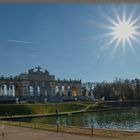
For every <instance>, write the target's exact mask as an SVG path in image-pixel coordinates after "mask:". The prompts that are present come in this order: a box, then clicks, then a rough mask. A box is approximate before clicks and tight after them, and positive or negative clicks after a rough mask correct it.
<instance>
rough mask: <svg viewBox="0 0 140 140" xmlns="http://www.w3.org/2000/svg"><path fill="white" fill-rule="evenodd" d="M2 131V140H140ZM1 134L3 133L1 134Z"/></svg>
mask: <svg viewBox="0 0 140 140" xmlns="http://www.w3.org/2000/svg"><path fill="white" fill-rule="evenodd" d="M0 131H3V132H4V133H5V135H4V136H2V135H0V140H132V139H133V140H140V137H133V138H132V137H128V138H126V137H125V138H107V137H106V138H105V137H95V136H93V137H91V136H85V135H75V134H67V133H57V132H51V131H44V130H37V129H31V128H23V127H15V126H8V125H1V124H0ZM0 134H1V133H0Z"/></svg>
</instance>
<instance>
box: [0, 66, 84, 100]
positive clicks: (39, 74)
mask: <svg viewBox="0 0 140 140" xmlns="http://www.w3.org/2000/svg"><path fill="white" fill-rule="evenodd" d="M81 86H82V82H81V80H56V79H55V76H54V75H51V74H50V73H49V72H48V71H47V70H45V71H43V70H42V68H41V67H36V68H33V69H30V70H28V72H25V73H21V74H20V75H18V76H15V77H4V76H1V77H0V99H2V97H3V98H5V97H9V98H10V97H16V98H19V99H20V98H25V99H30V98H32V99H34V100H39V99H43V98H50V97H52V98H53V97H77V96H80V95H81Z"/></svg>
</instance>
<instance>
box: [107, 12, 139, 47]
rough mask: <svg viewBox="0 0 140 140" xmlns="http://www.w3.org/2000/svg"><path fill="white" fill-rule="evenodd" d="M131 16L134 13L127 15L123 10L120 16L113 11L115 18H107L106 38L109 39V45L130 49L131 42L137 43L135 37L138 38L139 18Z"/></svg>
mask: <svg viewBox="0 0 140 140" xmlns="http://www.w3.org/2000/svg"><path fill="white" fill-rule="evenodd" d="M133 16H134V12H131V13H130V15H127V13H126V11H125V10H124V11H123V12H122V13H121V14H118V13H117V12H116V11H115V16H114V17H115V18H110V17H108V18H107V20H108V21H109V25H107V26H106V27H107V28H108V29H109V33H107V36H109V37H111V43H113V42H115V43H116V45H117V46H126V45H128V46H130V47H132V46H133V45H132V41H135V42H138V39H137V37H138V36H140V32H139V31H138V29H139V28H140V26H139V24H138V22H139V18H138V17H137V18H133Z"/></svg>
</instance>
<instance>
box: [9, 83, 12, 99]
mask: <svg viewBox="0 0 140 140" xmlns="http://www.w3.org/2000/svg"><path fill="white" fill-rule="evenodd" d="M9 96H13V85H9Z"/></svg>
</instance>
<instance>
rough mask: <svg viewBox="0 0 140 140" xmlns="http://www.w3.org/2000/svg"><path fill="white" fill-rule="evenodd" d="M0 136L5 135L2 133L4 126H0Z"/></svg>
mask: <svg viewBox="0 0 140 140" xmlns="http://www.w3.org/2000/svg"><path fill="white" fill-rule="evenodd" d="M0 136H2V137H4V136H5V133H4V125H0Z"/></svg>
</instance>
